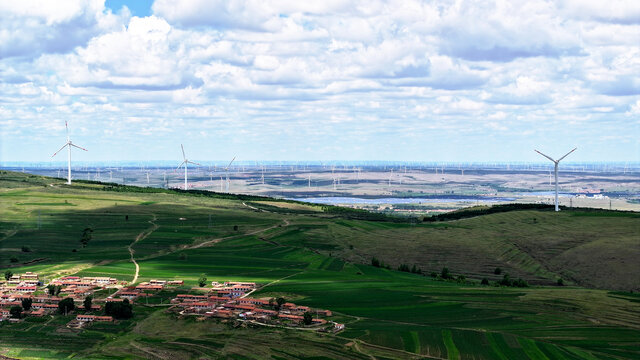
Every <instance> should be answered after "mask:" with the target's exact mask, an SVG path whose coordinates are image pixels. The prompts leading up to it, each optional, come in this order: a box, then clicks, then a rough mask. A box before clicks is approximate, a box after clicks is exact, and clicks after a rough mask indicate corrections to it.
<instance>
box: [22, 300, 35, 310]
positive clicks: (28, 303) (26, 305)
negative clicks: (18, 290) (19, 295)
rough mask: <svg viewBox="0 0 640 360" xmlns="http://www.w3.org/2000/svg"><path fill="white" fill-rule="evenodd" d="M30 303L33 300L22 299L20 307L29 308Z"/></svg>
mask: <svg viewBox="0 0 640 360" xmlns="http://www.w3.org/2000/svg"><path fill="white" fill-rule="evenodd" d="M32 303H33V300H31V298H24V299H22V308H23V309H24V311H29V310H31V304H32Z"/></svg>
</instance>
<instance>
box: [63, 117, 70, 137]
mask: <svg viewBox="0 0 640 360" xmlns="http://www.w3.org/2000/svg"><path fill="white" fill-rule="evenodd" d="M64 128H65V130H66V131H67V140H68V139H69V124H67V120H65V121H64Z"/></svg>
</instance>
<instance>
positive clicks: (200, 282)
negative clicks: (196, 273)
mask: <svg viewBox="0 0 640 360" xmlns="http://www.w3.org/2000/svg"><path fill="white" fill-rule="evenodd" d="M198 285H199V286H200V287H204V286H205V285H207V275H206V274H202V275H200V278H199V279H198Z"/></svg>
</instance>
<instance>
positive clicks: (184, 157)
mask: <svg viewBox="0 0 640 360" xmlns="http://www.w3.org/2000/svg"><path fill="white" fill-rule="evenodd" d="M180 148H181V149H182V158H183V159H184V160H185V161H186V160H187V155H185V154H184V146H182V144H180Z"/></svg>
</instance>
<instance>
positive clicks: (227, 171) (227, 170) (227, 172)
mask: <svg viewBox="0 0 640 360" xmlns="http://www.w3.org/2000/svg"><path fill="white" fill-rule="evenodd" d="M235 159H236V157H235V156H234V157H233V159H231V161H230V162H229V165H227V167H226V168H224V172H225V175H226V176H227V192H229V167H231V164H233V161H234V160H235Z"/></svg>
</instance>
